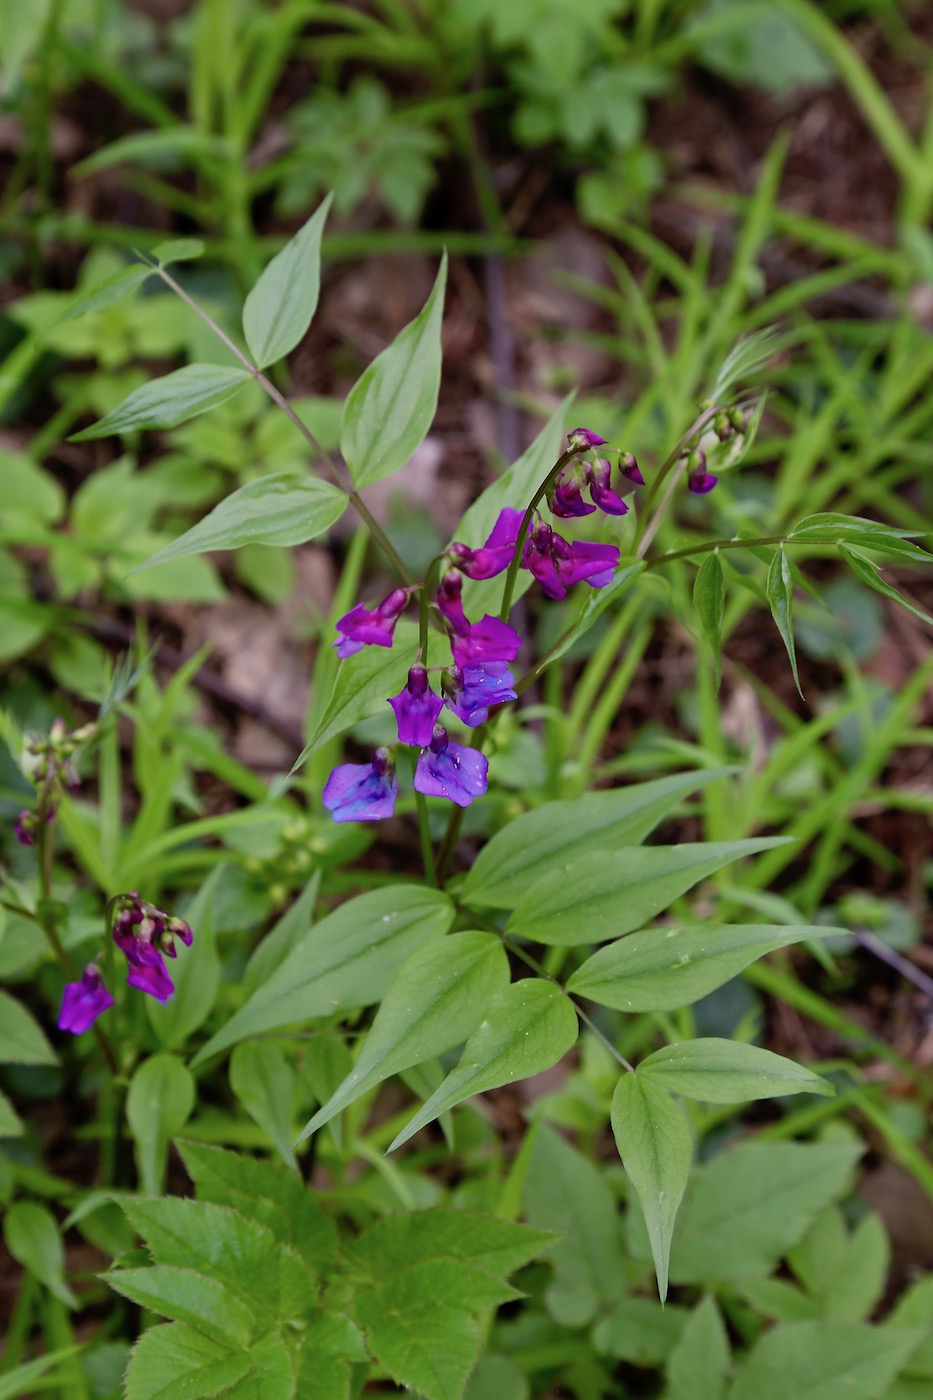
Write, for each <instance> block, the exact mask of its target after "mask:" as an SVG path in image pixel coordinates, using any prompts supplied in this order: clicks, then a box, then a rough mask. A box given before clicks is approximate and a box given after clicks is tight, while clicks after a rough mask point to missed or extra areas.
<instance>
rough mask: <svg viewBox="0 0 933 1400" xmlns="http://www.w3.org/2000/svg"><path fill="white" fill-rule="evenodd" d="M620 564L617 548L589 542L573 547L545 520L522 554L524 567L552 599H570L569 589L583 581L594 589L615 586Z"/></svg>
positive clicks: (535, 529) (576, 544) (578, 542)
mask: <svg viewBox="0 0 933 1400" xmlns="http://www.w3.org/2000/svg"><path fill="white" fill-rule="evenodd" d="M618 562H619V550H618V547H617V546H616V545H614V544H591V543H589V542H587V541H585V540H581V541H577V542H576V543H574V544H572V545H571V544H568V542H567V541H566V540H565V539H564V538H563V537H562V536H561V535H558V534H555V532H554V531H553V530H552V529H551V527H550V525H545V524H544V522H543V521H539V523H538V524H537V525H536V526H535V527H534V529H533V530H532V532H531V534H530V535H529V536H528V539H527V540H526V542H525V548H524V550H523V552H522V563H523V565H524V567H525V568H526V569H529V570H530V571H531V573H533V574H534V576H535V578H536V579H537V580H538V582H539V583H540V584H541V587H542V588H543V589H544V591H545V593H546V594H547V596H548V597H549V598H566V596H567V589H568V588H570V587H572V585H573V584H575V583H580V582H582V581H585V582H587V583H588V584H589V585H590V587H591V588H603V587H605V585H606V584H607V583H611V581H612V573H613V570H614V568H615V566H616V565H617V564H618Z"/></svg>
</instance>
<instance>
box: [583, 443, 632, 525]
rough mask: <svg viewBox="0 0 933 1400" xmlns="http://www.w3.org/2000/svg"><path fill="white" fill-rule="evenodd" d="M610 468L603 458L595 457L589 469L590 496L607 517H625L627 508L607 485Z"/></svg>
mask: <svg viewBox="0 0 933 1400" xmlns="http://www.w3.org/2000/svg"><path fill="white" fill-rule="evenodd" d="M611 473H612V467H611V466H610V465H609V463H608V462H607V461H606V459H605V457H597V458H596V461H595V462H594V463H593V465H592V467H591V468H590V495H591V496H592V498H593V500H594V501H595V502H596V504H597V505H598V506H599V508H600V510H602V511H605V512H606V514H607V515H627V514H628V506H627V505H626V504H625V502H624V501H623V499H622V497H621V496H620V495H618V493H617V492H615V491H613V489H612V487H611V486H610V485H609V478H610V475H611Z"/></svg>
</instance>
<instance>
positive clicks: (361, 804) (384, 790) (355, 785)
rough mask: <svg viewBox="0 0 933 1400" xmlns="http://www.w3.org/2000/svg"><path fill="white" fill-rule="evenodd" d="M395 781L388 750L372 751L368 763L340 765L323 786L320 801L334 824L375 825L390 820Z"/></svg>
mask: <svg viewBox="0 0 933 1400" xmlns="http://www.w3.org/2000/svg"><path fill="white" fill-rule="evenodd" d="M397 796H398V778H397V777H396V776H395V768H394V766H393V764H392V761H391V759H390V758H389V750H388V749H376V752H375V753H374V754H373V759H372V763H341V764H339V765H338V766H337V767H336V768H335V769H334V771H333V772H332V773H331V775H330V777H329V778H328V779H327V782H326V783H325V784H324V791H323V793H322V794H321V801H322V802H323V804H324V806H325V807H326V808H327V810H328V811H329V812H330V813H331V815H332V816H333V818H334V821H335V822H377V821H381V820H382V818H383V817H391V815H392V813H393V812H394V811H395V799H396V797H397Z"/></svg>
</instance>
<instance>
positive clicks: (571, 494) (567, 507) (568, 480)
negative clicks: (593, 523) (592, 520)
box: [547, 464, 596, 520]
mask: <svg viewBox="0 0 933 1400" xmlns="http://www.w3.org/2000/svg"><path fill="white" fill-rule="evenodd" d="M588 480H589V471H588V470H587V467H586V466H585V465H583V464H579V465H575V466H572V467H564V468H562V470H561V471H559V472H558V473H557V476H556V477H555V478H554V484H553V486H552V487H551V490H550V491H549V492H548V502H547V503H548V505H549V506H550V508H551V512H552V514H554V515H557V516H560V517H562V518H563V519H564V520H569V519H571V518H572V517H573V516H580V515H592V514H593V511H594V510H595V509H596V507H595V506H591V505H590V504H589V502H588V501H585V500H584V499H583V488H584V486H586V484H587V482H588Z"/></svg>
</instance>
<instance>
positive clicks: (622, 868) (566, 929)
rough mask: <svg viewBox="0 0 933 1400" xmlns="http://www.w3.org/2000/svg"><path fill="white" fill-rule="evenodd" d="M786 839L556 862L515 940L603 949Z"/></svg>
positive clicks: (521, 913) (517, 917)
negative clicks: (737, 863)
mask: <svg viewBox="0 0 933 1400" xmlns="http://www.w3.org/2000/svg"><path fill="white" fill-rule="evenodd" d="M783 844H784V838H783V837H780V836H778V837H770V836H762V837H756V838H754V839H751V840H748V841H710V842H701V841H698V842H696V843H690V844H684V845H682V846H630V847H615V848H612V849H608V850H599V849H591V850H587V851H583V852H580V853H579V854H576V855H574V856H573V857H572V858H571V859H569V860H567V859H564V858H563V857H561V856H558V857H556V858H555V859H554V860H553V861H552V862H551V866H550V869H549V870H548V871H547V873H546V874H543V875H541V876H540V878H539V879H538V881H537V883H536V885H535V887H534V888H533V889H531V890H529V891H528V893H527V894H525V895H523V897H522V898H521V899H520V900H518V902H517V903H516V906H515V909H514V911H513V913H512V916H511V918H510V919H509V922H508V925H507V929H508V932H509V933H512V934H516V935H520V936H521V937H523V938H531V939H533V940H534V941H535V942H536V943H553V944H558V945H560V946H562V947H563V946H569V945H572V944H576V943H602V942H605V940H606V939H607V938H617V937H618V936H619V935H620V934H623V933H630V932H631V930H632V929H636V928H638V927H639V925H640V924H643V923H644V922H645V920H646V919H652V918H654V916H655V915H656V914H660V913H661V911H662V910H663V909H666V908H667V906H668V905H669V904H670V903H671V901H672V900H674V899H677V898H678V896H679V895H682V894H684V893H685V891H687V890H689V889H690V888H691V887H692V886H693V885H696V884H698V883H699V881H700V880H704V879H706V877H707V876H708V875H712V874H713V872H714V871H716V870H721V869H722V867H723V866H725V865H730V864H732V862H734V861H736V860H740V859H741V857H742V856H747V855H753V854H755V852H757V851H767V850H770V849H771V848H772V847H774V846H779V845H783Z"/></svg>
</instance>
